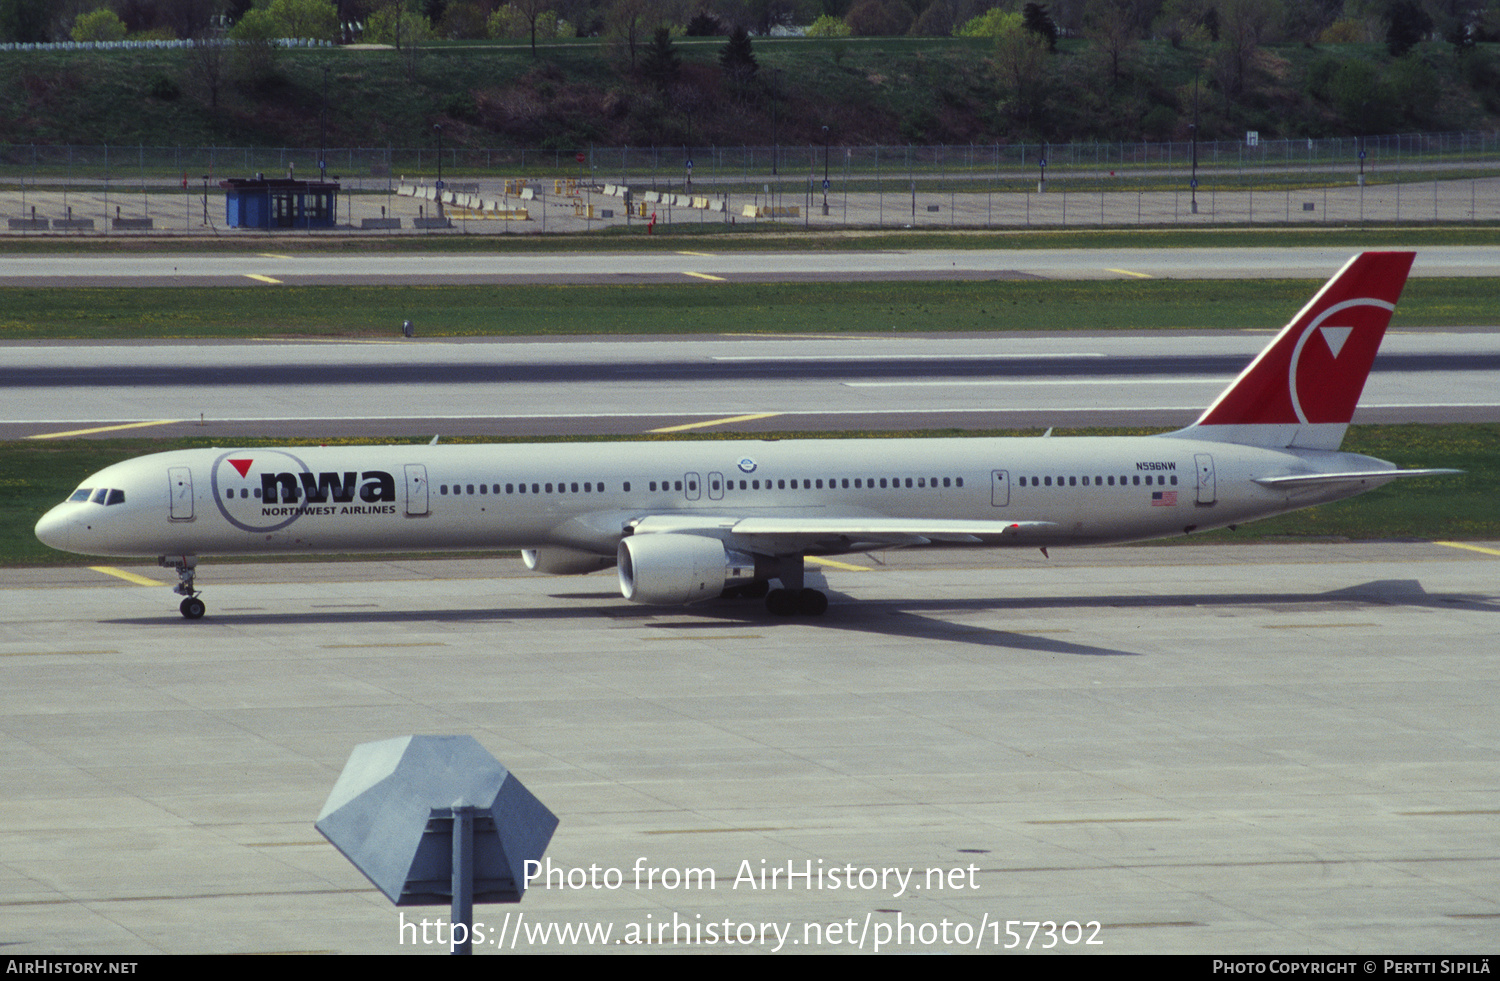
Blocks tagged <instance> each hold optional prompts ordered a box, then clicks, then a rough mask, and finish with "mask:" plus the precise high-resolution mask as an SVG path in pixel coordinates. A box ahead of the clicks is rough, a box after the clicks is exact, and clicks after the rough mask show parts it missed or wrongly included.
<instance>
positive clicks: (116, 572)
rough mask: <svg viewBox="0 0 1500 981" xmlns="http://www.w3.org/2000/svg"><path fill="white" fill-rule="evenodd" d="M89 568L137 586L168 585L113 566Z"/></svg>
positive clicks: (93, 566)
mask: <svg viewBox="0 0 1500 981" xmlns="http://www.w3.org/2000/svg"><path fill="white" fill-rule="evenodd" d="M89 568H90V569H93V570H94V571H95V572H102V573H104V574H105V575H106V576H116V577H118V578H120V579H123V580H125V581H126V582H130V583H135V584H136V585H137V586H165V585H166V583H164V582H162V581H161V580H160V579H147V578H146V577H145V576H138V575H136V574H135V573H133V572H126V571H125V570H124V569H116V568H115V567H114V566H112V565H91V566H89Z"/></svg>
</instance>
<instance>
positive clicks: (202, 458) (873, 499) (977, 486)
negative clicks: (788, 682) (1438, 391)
mask: <svg viewBox="0 0 1500 981" xmlns="http://www.w3.org/2000/svg"><path fill="white" fill-rule="evenodd" d="M1385 469H1392V465H1391V464H1388V463H1385V462H1383V461H1377V460H1371V459H1370V458H1368V457H1360V456H1354V455H1352V454H1343V453H1335V452H1326V451H1311V450H1296V449H1291V450H1273V449H1263V448H1257V447H1251V446H1243V445H1237V444H1231V443H1222V442H1210V441H1198V440H1193V439H1182V438H1163V437H1144V436H1143V437H1060V438H998V439H921V440H916V439H863V440H816V439H814V440H788V441H776V440H758V441H750V440H746V441H690V442H626V443H554V444H529V445H523V444H514V445H508V444H490V445H447V446H443V445H439V446H423V445H409V446H408V445H400V446H352V447H280V448H248V449H234V450H223V449H204V450H181V451H176V452H169V453H158V454H153V455H150V456H144V457H138V458H136V459H133V460H129V461H126V462H123V463H119V464H115V465H114V466H111V467H107V468H105V469H104V470H101V471H100V472H98V473H97V474H95V475H93V476H92V477H91V478H90V479H89V480H88V481H87V482H85V484H84V485H83V487H81V488H80V492H81V491H83V490H88V491H90V493H89V494H87V495H82V496H84V497H86V498H89V499H85V500H77V499H76V498H78V497H79V496H80V494H75V495H74V498H75V499H70V500H69V501H68V502H65V503H63V504H60V505H58V506H57V507H55V508H53V509H52V510H51V511H50V512H49V513H48V514H47V515H46V516H45V517H44V518H43V519H42V521H41V522H40V523H39V524H38V526H37V533H38V535H39V537H41V538H42V539H43V541H45V542H47V543H48V544H50V545H53V546H54V547H57V548H60V549H65V550H68V551H73V552H81V553H84V554H90V555H104V556H161V555H165V556H172V555H179V556H181V555H253V554H271V553H284V552H309V553H310V552H399V551H416V550H420V551H437V550H483V549H507V548H548V547H551V548H562V549H572V550H578V551H581V552H587V553H594V554H597V555H601V556H613V555H614V554H615V549H616V547H617V545H618V543H619V541H620V539H621V537H622V536H623V535H624V534H626V533H627V532H626V531H625V529H626V528H627V526H628V525H629V524H630V523H631V522H632V521H636V520H640V519H643V518H646V517H650V518H652V519H653V520H656V521H660V520H663V519H668V520H670V519H672V518H673V517H674V516H681V517H682V518H689V517H690V518H691V519H693V520H694V521H695V522H707V523H709V524H712V523H713V521H714V520H715V519H716V518H723V519H725V520H726V521H728V520H731V519H745V518H765V517H775V518H783V519H786V518H798V519H817V518H819V517H822V516H838V517H840V518H843V519H848V518H851V517H856V518H857V517H867V518H912V519H949V520H952V519H965V520H971V521H986V522H1017V523H1026V522H1036V523H1037V525H1035V526H1028V527H1026V529H1025V530H1024V532H1023V533H1021V534H1016V535H1011V536H1006V537H1005V538H1003V539H1002V538H991V537H990V536H983V535H981V536H978V537H977V538H976V537H968V538H963V537H962V536H960V539H959V540H958V541H957V542H956V543H959V544H980V543H994V544H1002V543H1003V544H1008V545H1027V546H1033V547H1034V546H1057V545H1067V544H1092V543H1101V542H1122V541H1134V540H1141V539H1149V538H1159V537H1165V536H1171V535H1180V534H1185V533H1188V532H1192V531H1196V530H1204V529H1208V528H1214V527H1220V526H1223V525H1229V524H1237V523H1239V522H1243V521H1248V520H1252V519H1255V518H1262V517H1266V516H1268V515H1273V514H1279V513H1282V512H1285V511H1289V510H1292V509H1295V508H1299V507H1305V506H1307V505H1311V504H1319V503H1323V502H1325V501H1329V500H1335V499H1338V498H1341V497H1348V496H1351V495H1352V494H1355V493H1359V492H1360V491H1362V490H1367V489H1369V488H1370V487H1371V486H1376V485H1378V484H1379V483H1383V482H1384V481H1383V480H1380V479H1378V478H1377V479H1375V480H1373V481H1370V482H1367V483H1365V484H1364V485H1362V486H1349V485H1339V486H1326V485H1313V486H1305V487H1301V488H1300V489H1289V488H1287V487H1280V488H1276V489H1272V488H1270V487H1266V486H1263V485H1261V484H1258V483H1255V482H1254V481H1255V479H1256V478H1265V477H1278V476H1287V475H1300V474H1314V473H1320V472H1339V471H1349V470H1363V471H1370V470H1385ZM100 489H107V490H110V491H119V492H121V493H119V494H116V495H113V497H114V498H116V499H117V500H116V502H115V503H106V501H108V500H109V499H110V495H100V494H99V493H98V491H99V490H100ZM707 533H709V534H712V532H711V531H710V532H707ZM943 543H944V541H943V540H942V539H941V538H939V539H932V538H930V537H929V538H928V539H914V540H912V541H910V542H909V544H916V545H926V544H943ZM847 544H848V545H849V548H840V547H839V546H838V545H823V546H820V547H815V548H810V549H807V551H809V552H813V553H817V552H821V553H823V554H829V553H831V552H836V551H840V550H845V551H847V550H850V549H851V548H853V547H855V546H856V545H859V544H861V543H857V542H849V543H847Z"/></svg>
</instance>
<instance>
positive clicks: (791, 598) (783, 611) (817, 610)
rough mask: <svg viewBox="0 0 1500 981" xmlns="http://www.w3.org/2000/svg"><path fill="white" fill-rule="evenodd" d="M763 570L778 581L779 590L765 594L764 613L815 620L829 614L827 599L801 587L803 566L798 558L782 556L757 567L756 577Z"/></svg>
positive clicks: (820, 593) (796, 556)
mask: <svg viewBox="0 0 1500 981" xmlns="http://www.w3.org/2000/svg"><path fill="white" fill-rule="evenodd" d="M763 569H764V571H765V572H767V573H769V574H770V575H774V576H775V577H776V578H777V579H779V580H780V581H781V586H782V588H781V589H773V590H771V591H770V592H769V593H767V594H766V611H767V612H768V613H770V614H771V615H772V616H777V617H792V616H798V617H817V616H822V615H823V614H824V613H826V612H827V611H828V597H827V596H824V595H823V593H822V592H820V591H819V590H816V589H810V588H808V587H807V586H805V585H804V584H803V576H804V569H805V566H804V564H803V557H802V556H800V555H782V556H777V557H776V558H775V559H773V560H771V561H770V562H766V563H760V562H757V563H756V570H755V571H756V573H757V574H760V573H761V572H762V570H763Z"/></svg>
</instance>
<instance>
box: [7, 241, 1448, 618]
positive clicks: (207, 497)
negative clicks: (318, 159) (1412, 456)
mask: <svg viewBox="0 0 1500 981" xmlns="http://www.w3.org/2000/svg"><path fill="white" fill-rule="evenodd" d="M1414 258H1415V255H1414V253H1411V252H1366V253H1363V254H1360V255H1356V256H1355V257H1353V258H1352V259H1350V260H1349V261H1348V262H1347V263H1346V264H1345V265H1344V267H1343V268H1342V269H1340V270H1339V272H1338V273H1337V274H1335V275H1334V276H1333V278H1332V279H1330V280H1329V281H1328V283H1327V284H1326V285H1324V286H1323V288H1322V289H1321V290H1319V291H1318V293H1317V294H1316V295H1315V296H1314V297H1313V298H1312V299H1311V300H1310V301H1309V302H1308V303H1307V305H1306V306H1304V307H1303V308H1302V310H1301V311H1300V312H1299V313H1298V314H1297V315H1296V316H1295V317H1293V318H1292V320H1291V322H1290V323H1288V324H1287V326H1286V327H1285V328H1284V329H1283V330H1282V331H1281V332H1280V333H1279V334H1278V335H1277V336H1276V337H1275V339H1273V340H1272V341H1271V343H1270V344H1269V345H1268V346H1267V347H1266V349H1265V350H1264V351H1262V352H1261V353H1260V355H1259V356H1258V357H1257V358H1255V360H1254V361H1253V362H1251V364H1250V365H1249V366H1248V367H1247V368H1246V369H1245V370H1244V371H1243V372H1242V373H1241V374H1240V375H1239V377H1238V378H1236V379H1235V380H1234V382H1233V383H1231V384H1230V385H1229V387H1228V388H1226V389H1225V390H1224V392H1223V393H1222V394H1221V395H1220V396H1219V397H1218V398H1217V399H1216V400H1215V401H1214V402H1213V404H1212V405H1210V406H1209V407H1208V408H1207V409H1206V410H1205V411H1204V412H1203V414H1202V416H1200V417H1199V418H1198V420H1197V421H1196V422H1194V423H1193V424H1192V425H1190V426H1187V427H1186V428H1184V429H1179V430H1176V431H1174V432H1167V433H1161V434H1157V435H1154V436H1124V437H1120V436H1116V437H1051V438H1039V437H1004V438H992V439H978V438H973V439H969V438H944V439H864V440H818V439H790V440H787V439H783V440H736V441H724V442H699V441H691V442H677V443H671V442H668V443H658V442H620V443H609V444H599V443H579V444H555V443H549V444H546V445H519V444H499V445H431V444H429V445H426V446H419V445H410V446H351V447H238V448H229V449H219V448H214V449H197V450H178V451H173V452H168V453H154V454H151V455H149V456H143V457H137V458H135V459H132V460H126V461H124V462H122V463H117V464H114V465H113V466H109V467H106V468H104V469H103V470H101V471H99V472H98V473H96V474H94V475H92V476H91V477H89V478H88V479H87V480H85V481H84V482H83V483H82V484H81V485H80V486H79V487H78V489H77V490H75V491H74V492H73V494H72V495H71V496H70V497H68V499H67V500H66V501H64V502H63V503H61V504H59V505H57V506H56V507H54V508H52V509H51V510H50V511H48V512H47V514H46V515H45V516H43V517H42V519H41V520H40V521H38V522H37V525H36V535H37V537H38V538H39V539H40V540H41V541H42V542H44V543H45V544H47V545H50V546H51V547H53V548H56V549H60V550H63V551H69V552H78V553H82V554H86V555H99V556H138V557H140V556H146V557H149V556H156V557H157V558H158V562H159V564H160V565H161V566H163V567H170V568H175V570H176V571H177V574H178V582H177V584H176V586H175V587H174V592H175V593H177V594H178V595H180V596H182V597H183V599H182V602H181V604H180V607H179V609H180V612H181V613H182V615H183V616H184V617H186V618H187V619H189V620H196V619H198V618H200V617H202V616H203V615H204V612H205V605H204V603H203V601H202V599H200V598H199V597H200V591H199V590H198V589H197V588H196V584H195V573H196V568H197V564H198V558H199V557H200V556H214V555H263V554H285V553H289V552H290V553H355V552H399V551H423V552H430V551H443V550H464V551H473V550H485V549H516V548H519V549H521V550H522V556H523V558H524V560H525V563H526V565H527V567H529V568H530V569H533V570H536V571H538V572H543V573H554V574H582V573H588V572H594V571H598V570H602V569H606V568H609V567H611V566H615V567H617V569H618V575H619V584H620V592H621V594H622V595H623V596H624V598H625V599H627V600H630V601H633V602H637V603H646V604H665V605H687V604H693V603H698V602H701V601H705V600H711V599H714V598H717V597H721V596H722V597H749V598H762V597H763V598H764V599H765V605H766V608H767V610H768V611H769V612H770V613H771V614H773V615H777V616H796V615H800V616H816V615H819V614H822V613H823V612H824V611H825V610H826V609H827V607H828V599H827V596H826V595H825V594H824V593H823V592H822V591H821V590H818V589H814V588H810V587H808V586H807V584H806V580H805V575H804V572H805V560H806V558H807V557H808V556H813V557H820V556H831V555H839V554H845V553H853V552H866V551H871V550H876V549H884V548H897V547H961V546H1024V547H1030V548H1040V549H1042V550H1043V552H1045V551H1046V550H1047V549H1048V548H1050V547H1055V546H1065V545H1094V544H1100V543H1109V542H1130V541H1141V540H1146V539H1153V538H1164V537H1169V536H1177V535H1190V534H1193V533H1194V532H1198V531H1204V530H1207V529H1210V528H1219V527H1225V526H1228V527H1231V528H1232V527H1234V526H1237V525H1238V524H1240V523H1241V522H1245V521H1251V520H1254V519H1257V518H1264V517H1269V516H1271V515H1277V514H1282V513H1285V512H1287V511H1292V510H1295V509H1298V508H1303V507H1308V506H1310V505H1315V504H1323V503H1326V502H1329V501H1336V500H1339V499H1341V498H1346V497H1351V496H1353V495H1355V494H1359V493H1362V492H1364V491H1367V490H1371V489H1373V488H1376V487H1380V486H1382V485H1384V484H1387V483H1389V482H1390V481H1392V480H1395V479H1398V478H1406V477H1423V476H1433V475H1439V474H1453V473H1460V472H1461V471H1457V470H1438V469H1428V470H1399V469H1397V468H1396V465H1395V464H1392V463H1388V462H1386V461H1384V460H1377V459H1374V458H1372V457H1366V456H1359V455H1355V454H1351V453H1341V452H1339V451H1338V450H1339V445H1340V443H1341V442H1342V440H1343V437H1344V432H1345V430H1346V429H1347V428H1348V425H1349V422H1350V420H1351V418H1352V417H1353V414H1354V408H1355V405H1356V403H1357V402H1358V401H1359V396H1360V393H1361V391H1362V390H1363V388H1364V384H1365V379H1366V377H1367V376H1368V374H1369V371H1370V367H1371V365H1372V364H1373V362H1374V360H1375V355H1376V351H1377V349H1378V348H1379V346H1380V341H1381V338H1382V337H1383V335H1384V333H1385V330H1386V326H1387V325H1388V324H1389V322H1390V319H1391V315H1392V313H1393V312H1394V310H1395V305H1396V301H1397V300H1398V299H1399V298H1400V295H1401V290H1402V288H1403V286H1404V285H1405V282H1406V278H1407V274H1408V273H1409V272H1410V269H1411V264H1412V261H1413V259H1414ZM1049 433H1050V430H1049ZM773 582H774V583H775V584H776V586H775V588H772V585H771V584H772V583H773Z"/></svg>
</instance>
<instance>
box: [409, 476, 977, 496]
mask: <svg viewBox="0 0 1500 981" xmlns="http://www.w3.org/2000/svg"><path fill="white" fill-rule="evenodd" d="M903 481H904V483H903ZM712 483H713V487H712V489H713V490H714V491H718V490H719V484H718V481H713V482H712ZM762 483H764V484H765V487H764V488H762V487H761V484H762ZM724 485H725V487H726V488H727V489H728V490H734V489H735V481H733V480H726V481H725V482H724ZM963 485H964V479H963V478H962V477H942V478H938V477H880V478H875V477H853V478H850V477H828V478H826V480H825V479H824V478H819V477H815V478H811V479H809V478H795V477H794V478H792V479H790V480H788V479H785V478H783V479H779V480H776V481H771V480H766V481H760V480H741V481H739V489H740V490H762V489H764V490H814V489H816V490H823V489H824V488H825V487H827V488H829V489H838V488H844V489H849V488H853V489H854V490H863V489H866V488H868V489H871V490H873V489H875V488H876V487H877V486H879V487H881V488H893V487H903V486H905V487H923V488H926V487H939V486H941V487H962V486H963ZM647 488H648V489H649V490H651V491H681V490H683V488H684V482H683V481H682V480H659V481H658V480H652V481H649V482H648V483H647ZM686 488H687V490H688V491H689V492H691V493H696V492H697V490H698V482H697V481H696V480H688V481H687V482H686ZM605 489H606V488H605V485H604V483H603V482H602V481H601V482H598V483H595V482H592V481H585V482H584V483H583V484H581V485H580V484H579V483H578V482H577V481H567V482H564V481H558V482H557V483H555V484H549V483H534V484H439V485H438V494H439V495H440V496H443V497H447V496H450V495H451V496H458V495H464V494H475V495H480V494H482V495H486V496H487V495H490V494H579V493H582V494H602V493H604V491H605ZM621 490H623V491H625V492H627V493H628V492H629V491H630V481H628V480H627V481H625V483H624V484H623V485H622V487H621Z"/></svg>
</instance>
